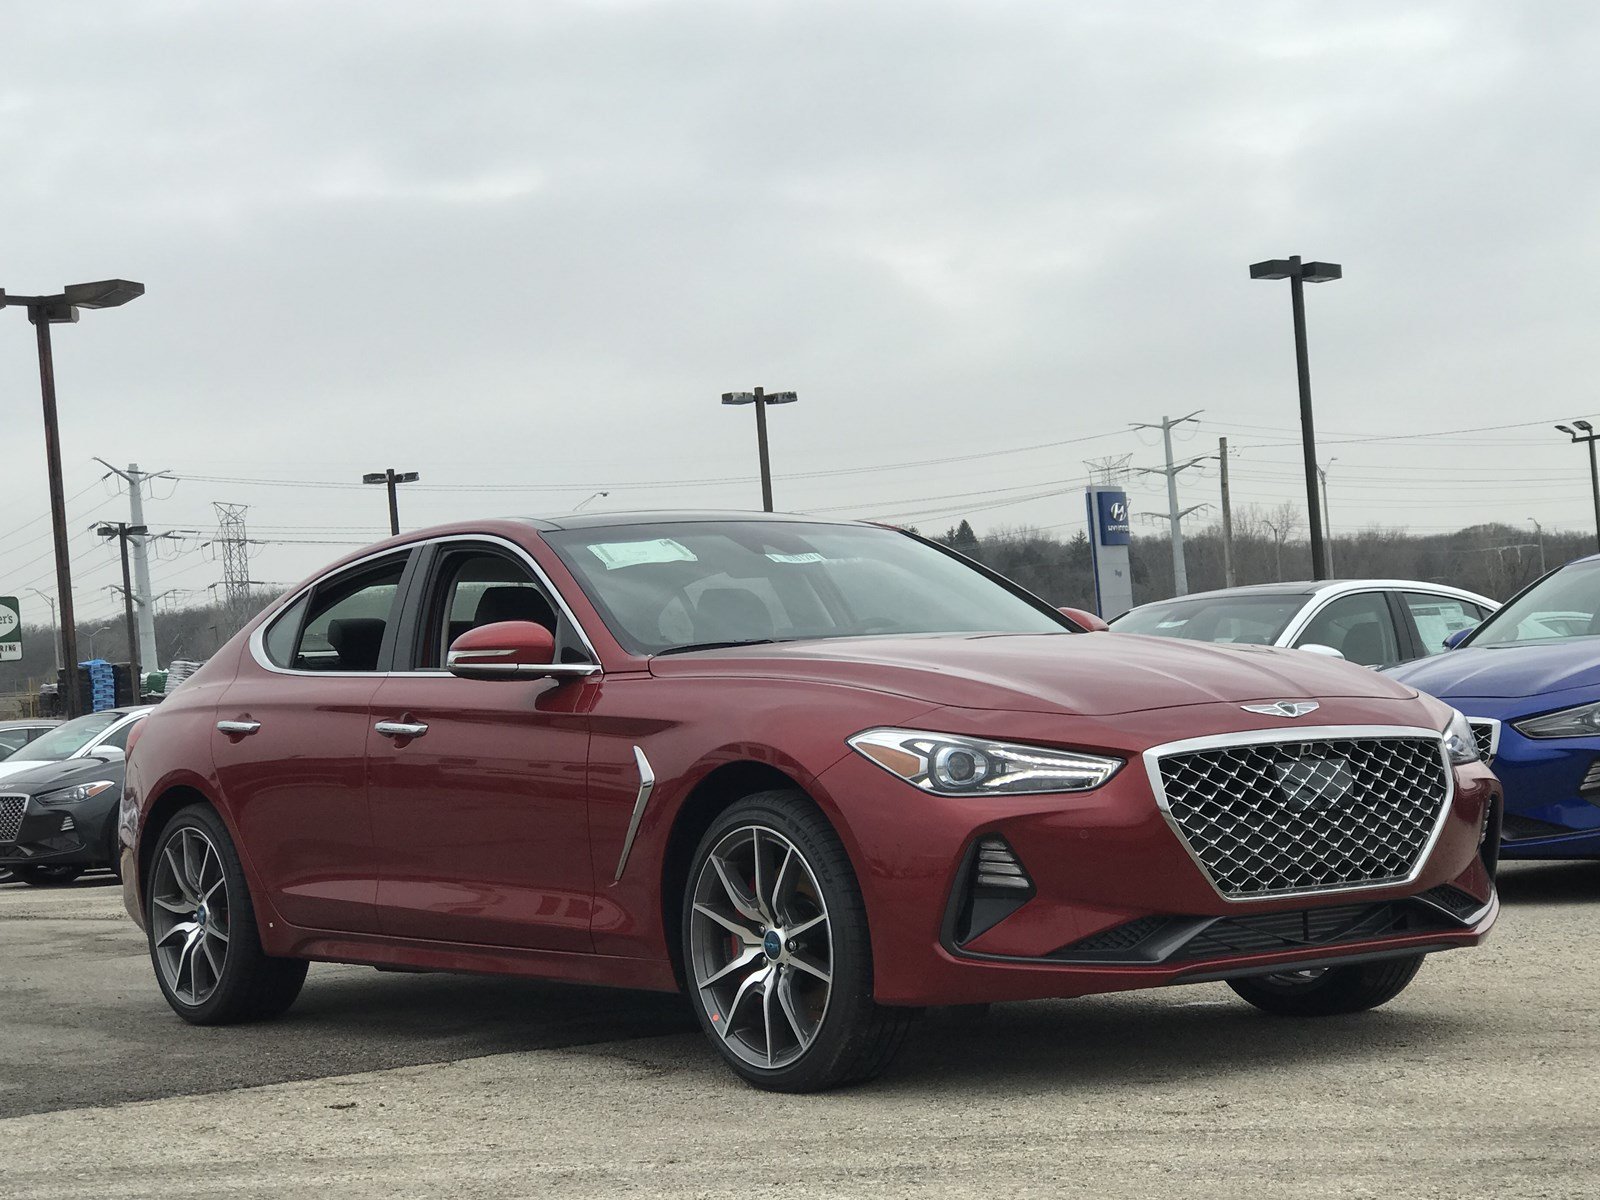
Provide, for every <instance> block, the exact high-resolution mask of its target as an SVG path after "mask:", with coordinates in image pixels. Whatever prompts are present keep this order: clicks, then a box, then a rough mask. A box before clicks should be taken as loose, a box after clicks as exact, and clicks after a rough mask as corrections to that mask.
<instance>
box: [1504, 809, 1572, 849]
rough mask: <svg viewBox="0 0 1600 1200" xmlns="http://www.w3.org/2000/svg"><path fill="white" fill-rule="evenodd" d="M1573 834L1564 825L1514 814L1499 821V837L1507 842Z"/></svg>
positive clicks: (1509, 814)
mask: <svg viewBox="0 0 1600 1200" xmlns="http://www.w3.org/2000/svg"><path fill="white" fill-rule="evenodd" d="M1573 832H1575V831H1574V830H1571V829H1568V828H1567V827H1566V826H1565V825H1552V824H1550V822H1548V821H1535V820H1534V819H1533V818H1532V817H1519V816H1517V814H1516V813H1507V814H1506V815H1505V816H1504V817H1502V818H1501V819H1500V836H1501V837H1503V838H1505V840H1506V841H1508V842H1521V841H1526V840H1527V839H1528V838H1545V837H1559V836H1560V835H1561V834H1563V833H1573Z"/></svg>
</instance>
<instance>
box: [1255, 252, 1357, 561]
mask: <svg viewBox="0 0 1600 1200" xmlns="http://www.w3.org/2000/svg"><path fill="white" fill-rule="evenodd" d="M1343 277H1344V268H1343V267H1341V266H1340V265H1339V264H1338V263H1328V262H1309V263H1303V262H1301V261H1300V256H1299V255H1298V254H1295V255H1291V256H1290V257H1288V258H1273V259H1269V260H1267V261H1266V262H1258V263H1251V264H1250V278H1251V279H1287V280H1288V281H1289V301H1290V304H1291V306H1292V307H1293V309H1294V357H1295V367H1296V369H1297V372H1298V374H1299V380H1300V441H1301V443H1302V446H1303V448H1304V451H1305V463H1306V518H1307V520H1306V525H1307V526H1308V527H1309V528H1310V530H1311V574H1312V577H1313V578H1315V579H1326V578H1327V577H1328V562H1327V555H1326V552H1325V550H1324V547H1323V540H1322V514H1321V512H1320V511H1319V510H1318V505H1317V434H1316V429H1315V427H1314V426H1313V424H1312V421H1311V362H1310V359H1309V358H1308V356H1307V354H1306V298H1305V289H1304V287H1303V285H1304V284H1307V283H1327V282H1328V281H1329V280H1331V279H1342V278H1343Z"/></svg>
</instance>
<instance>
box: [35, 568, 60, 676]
mask: <svg viewBox="0 0 1600 1200" xmlns="http://www.w3.org/2000/svg"><path fill="white" fill-rule="evenodd" d="M28 590H29V591H30V592H32V593H33V594H34V595H35V596H37V597H39V599H41V600H43V601H44V602H45V603H46V604H48V605H49V606H50V640H51V642H52V643H54V645H55V648H56V674H57V675H58V676H59V675H60V674H61V626H60V625H58V624H57V623H56V598H55V597H54V596H50V595H47V594H46V593H44V592H41V591H40V590H39V589H38V588H35V587H31V588H29V589H28Z"/></svg>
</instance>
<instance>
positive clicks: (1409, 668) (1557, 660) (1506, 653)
mask: <svg viewBox="0 0 1600 1200" xmlns="http://www.w3.org/2000/svg"><path fill="white" fill-rule="evenodd" d="M1387 674H1388V675H1389V676H1390V677H1392V678H1394V679H1398V680H1400V681H1401V682H1403V683H1408V684H1410V685H1411V686H1412V687H1414V688H1419V689H1421V690H1422V691H1424V692H1430V693H1432V694H1433V695H1435V696H1439V697H1441V698H1443V699H1449V698H1450V697H1451V696H1499V697H1511V696H1539V695H1543V694H1544V693H1545V692H1559V691H1564V690H1566V689H1568V688H1582V687H1596V686H1600V638H1574V639H1570V640H1562V641H1559V642H1555V643H1553V644H1550V645H1527V646H1484V647H1482V648H1481V649H1479V648H1476V647H1473V646H1464V647H1462V648H1461V649H1459V650H1446V651H1445V652H1444V653H1443V654H1437V655H1435V656H1434V657H1432V658H1425V659H1423V660H1422V661H1421V662H1415V663H1408V664H1406V665H1405V666H1403V667H1396V668H1395V669H1394V670H1392V671H1389V672H1387ZM3 765H4V764H0V766H3Z"/></svg>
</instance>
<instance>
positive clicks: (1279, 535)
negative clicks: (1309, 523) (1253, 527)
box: [1261, 500, 1300, 583]
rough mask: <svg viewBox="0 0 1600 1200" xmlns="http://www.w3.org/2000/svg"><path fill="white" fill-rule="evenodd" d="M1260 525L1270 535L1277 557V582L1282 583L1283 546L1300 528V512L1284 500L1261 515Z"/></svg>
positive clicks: (1290, 501) (1290, 502) (1291, 502)
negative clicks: (1263, 526) (1264, 527)
mask: <svg viewBox="0 0 1600 1200" xmlns="http://www.w3.org/2000/svg"><path fill="white" fill-rule="evenodd" d="M1261 523H1262V524H1263V525H1265V526H1266V527H1267V529H1268V531H1269V532H1270V533H1271V534H1272V549H1273V553H1274V554H1275V555H1276V556H1277V562H1278V582H1279V583H1282V582H1283V544H1284V543H1285V542H1286V541H1288V540H1289V539H1290V538H1292V537H1293V536H1294V534H1295V531H1296V530H1297V529H1299V528H1300V510H1299V508H1297V507H1296V506H1295V503H1294V501H1292V500H1285V501H1284V502H1283V503H1282V504H1280V505H1278V506H1277V507H1276V508H1273V509H1270V510H1268V511H1267V512H1264V513H1262V514H1261Z"/></svg>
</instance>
